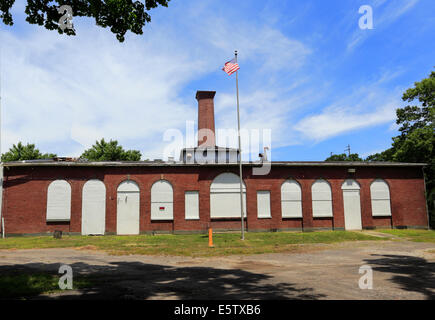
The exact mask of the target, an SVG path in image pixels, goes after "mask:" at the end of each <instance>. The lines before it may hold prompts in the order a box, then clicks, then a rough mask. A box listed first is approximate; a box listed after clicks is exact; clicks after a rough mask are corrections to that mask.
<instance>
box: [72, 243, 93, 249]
mask: <svg viewBox="0 0 435 320" xmlns="http://www.w3.org/2000/svg"><path fill="white" fill-rule="evenodd" d="M74 249H76V250H98V247H97V246H93V245H90V244H89V245H87V246H83V247H75V248H74Z"/></svg>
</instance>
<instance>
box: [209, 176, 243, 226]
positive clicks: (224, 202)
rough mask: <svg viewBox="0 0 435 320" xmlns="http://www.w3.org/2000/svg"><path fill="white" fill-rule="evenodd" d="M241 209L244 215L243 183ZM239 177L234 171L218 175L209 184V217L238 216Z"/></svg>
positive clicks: (239, 213) (239, 212)
mask: <svg viewBox="0 0 435 320" xmlns="http://www.w3.org/2000/svg"><path fill="white" fill-rule="evenodd" d="M242 190H243V197H242V200H243V209H244V210H243V211H244V216H245V217H246V187H245V184H244V183H243V185H242ZM240 215H241V210H240V178H239V176H238V175H236V174H234V173H229V172H226V173H222V174H220V175H218V176H217V177H216V178H215V179H214V180H213V182H212V184H211V186H210V217H211V218H240Z"/></svg>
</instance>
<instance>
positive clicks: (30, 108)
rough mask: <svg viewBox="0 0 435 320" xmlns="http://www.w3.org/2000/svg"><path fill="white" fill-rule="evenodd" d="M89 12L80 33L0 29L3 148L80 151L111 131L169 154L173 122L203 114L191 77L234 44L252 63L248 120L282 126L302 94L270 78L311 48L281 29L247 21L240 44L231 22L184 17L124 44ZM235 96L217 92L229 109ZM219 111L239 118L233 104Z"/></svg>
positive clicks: (152, 152) (215, 66)
mask: <svg viewBox="0 0 435 320" xmlns="http://www.w3.org/2000/svg"><path fill="white" fill-rule="evenodd" d="M209 15H210V16H212V13H211V12H209ZM180 19H184V17H183V18H180ZM80 21H81V20H76V21H75V27H76V28H77V34H78V35H77V36H76V37H66V36H61V35H59V34H57V33H56V32H53V31H47V30H45V29H43V28H41V27H37V26H31V27H29V30H31V31H29V32H28V33H24V35H23V34H20V33H18V32H14V29H8V31H0V37H1V39H2V48H1V49H2V57H1V59H2V66H3V69H2V78H3V79H5V80H4V81H3V88H2V91H3V97H2V98H3V99H2V102H3V103H2V108H3V110H2V115H3V118H2V124H3V125H2V141H3V143H2V152H5V151H6V150H7V149H8V148H9V147H10V146H11V145H12V144H13V143H16V142H18V141H23V142H33V143H36V145H37V147H38V148H39V149H41V151H43V152H53V153H58V154H59V155H72V156H77V155H79V154H80V153H81V152H82V151H83V150H84V148H88V147H89V146H90V145H91V144H93V143H94V142H95V140H97V139H100V138H102V137H105V138H106V139H110V138H113V139H117V140H118V141H119V142H120V143H121V144H122V145H123V146H124V147H125V148H129V149H130V148H134V149H139V150H140V151H141V152H142V154H143V156H144V157H146V158H147V157H148V158H157V157H161V155H162V153H163V150H164V148H165V145H166V144H165V143H164V142H163V133H164V131H165V130H166V129H168V128H178V129H181V130H184V127H185V121H186V120H192V119H196V117H197V115H196V101H195V99H194V93H192V94H189V95H188V96H187V94H186V92H185V91H184V88H185V86H186V85H188V84H189V83H190V82H191V81H194V80H198V79H201V77H202V76H204V75H209V74H210V73H212V72H216V71H218V70H219V66H220V65H221V64H223V63H224V62H225V60H224V59H226V58H227V54H231V53H232V52H233V51H232V50H233V49H234V45H235V43H237V44H238V45H239V46H238V49H239V50H240V52H241V53H242V54H243V60H244V61H245V63H246V65H245V66H242V68H245V70H246V71H247V70H248V68H250V69H251V72H246V73H245V75H246V76H245V79H244V80H243V83H244V84H242V87H244V89H245V91H243V93H242V94H241V105H242V106H243V111H242V116H243V119H244V120H243V127H245V128H263V127H266V128H272V129H273V130H276V131H279V132H281V131H282V130H284V129H285V115H286V113H287V112H288V110H289V107H288V104H293V105H294V106H296V105H297V103H300V99H298V97H295V96H293V97H292V96H291V95H288V91H289V90H291V89H292V88H290V87H289V88H278V87H277V86H271V85H267V83H266V82H267V81H268V79H271V78H273V76H274V75H275V74H277V73H279V72H282V71H288V72H295V70H297V68H299V67H300V66H301V65H303V63H304V61H305V57H306V56H307V55H309V54H310V52H311V51H310V49H308V48H307V47H306V46H304V45H303V44H302V43H301V42H299V41H296V40H293V39H290V38H288V37H287V36H285V35H284V34H282V33H281V32H280V31H279V30H276V29H272V28H270V27H264V26H260V25H255V24H253V25H247V24H246V25H244V26H243V27H242V28H240V29H238V32H236V33H235V38H234V39H233V42H232V43H231V42H228V41H226V42H225V41H224V40H225V39H228V37H227V32H229V31H230V30H231V22H230V21H226V20H222V21H220V23H219V24H218V25H214V24H213V23H211V24H210V23H208V22H211V21H210V19H204V20H203V21H205V23H204V25H203V26H202V28H198V25H196V24H192V25H186V27H185V28H184V29H183V30H180V28H179V25H178V21H173V22H171V23H166V22H161V23H160V24H159V23H156V22H155V21H154V22H153V24H152V26H151V27H147V28H146V29H145V30H144V31H145V33H144V35H143V36H135V35H129V37H128V38H127V40H126V42H124V43H122V44H121V43H118V42H117V40H116V39H115V37H114V35H113V34H111V33H110V32H109V31H108V30H105V29H102V28H98V27H96V26H94V25H92V24H91V25H90V26H88V27H86V26H85V25H86V24H83V25H81V23H80ZM16 24H19V21H16ZM205 35H208V36H207V37H205ZM204 52H210V54H204ZM249 64H251V65H250V66H248V65H249ZM264 70H267V71H268V72H267V73H266V74H265V75H264V78H263V80H264V82H265V83H264V87H263V89H262V90H257V89H256V88H258V87H257V86H255V85H253V84H252V83H254V82H256V81H257V76H258V74H259V73H261V72H263V71H264ZM223 76H224V77H225V75H224V74H223ZM231 80H233V79H231ZM294 83H298V79H297V78H295V79H294ZM297 86H298V84H295V85H293V88H294V87H297ZM198 89H203V88H198ZM231 99H233V102H234V101H235V97H234V92H233V91H232V92H231V93H225V92H223V91H221V92H219V94H218V96H217V100H218V101H223V103H222V108H223V109H225V108H229V106H230V103H229V101H230V100H231ZM225 101H227V102H225ZM216 105H217V110H220V109H219V108H220V107H221V106H220V104H219V103H217V104H216ZM233 105H234V104H233ZM233 115H234V116H235V109H234V113H233ZM217 118H218V122H221V121H222V122H223V123H235V121H236V118H235V117H232V115H231V114H230V113H227V112H222V113H219V114H218V115H217ZM259 119H260V120H259Z"/></svg>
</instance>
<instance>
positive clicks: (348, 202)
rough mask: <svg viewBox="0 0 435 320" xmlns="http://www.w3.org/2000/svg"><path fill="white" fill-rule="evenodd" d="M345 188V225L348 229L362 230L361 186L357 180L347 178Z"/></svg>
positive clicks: (343, 186) (343, 187)
mask: <svg viewBox="0 0 435 320" xmlns="http://www.w3.org/2000/svg"><path fill="white" fill-rule="evenodd" d="M341 188H342V189H343V206H344V227H345V229H346V230H361V229H362V223H361V200H360V194H359V193H360V190H359V189H360V187H359V184H358V183H357V182H356V181H355V180H350V179H349V180H346V181H345V182H344V183H343V185H342V187H341Z"/></svg>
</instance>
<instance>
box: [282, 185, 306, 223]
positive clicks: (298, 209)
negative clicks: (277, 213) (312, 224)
mask: <svg viewBox="0 0 435 320" xmlns="http://www.w3.org/2000/svg"><path fill="white" fill-rule="evenodd" d="M281 214H282V217H283V218H302V190H301V186H300V185H299V183H297V182H296V181H295V180H287V181H285V182H284V183H283V184H282V185H281Z"/></svg>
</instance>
